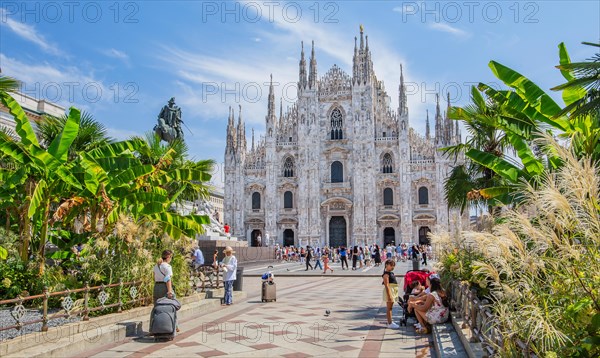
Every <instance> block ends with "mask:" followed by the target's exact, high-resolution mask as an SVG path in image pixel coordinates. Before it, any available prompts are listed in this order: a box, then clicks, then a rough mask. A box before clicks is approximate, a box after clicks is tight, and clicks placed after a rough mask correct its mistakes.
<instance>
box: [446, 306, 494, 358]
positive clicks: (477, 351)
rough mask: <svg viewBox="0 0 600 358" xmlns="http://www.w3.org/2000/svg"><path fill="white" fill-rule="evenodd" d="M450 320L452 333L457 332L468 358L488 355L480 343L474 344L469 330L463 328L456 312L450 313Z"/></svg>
mask: <svg viewBox="0 0 600 358" xmlns="http://www.w3.org/2000/svg"><path fill="white" fill-rule="evenodd" d="M450 319H451V321H452V325H453V327H454V331H455V332H457V334H458V337H459V339H460V341H461V342H462V345H463V347H464V349H465V352H466V355H467V356H468V357H469V358H484V357H487V356H488V354H486V353H485V351H484V349H483V347H482V345H481V343H477V342H474V339H473V334H472V332H471V330H470V329H469V328H462V327H463V322H464V320H463V318H462V317H460V315H459V314H458V313H457V312H450Z"/></svg>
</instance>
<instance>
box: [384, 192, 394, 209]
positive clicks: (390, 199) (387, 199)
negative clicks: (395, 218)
mask: <svg viewBox="0 0 600 358" xmlns="http://www.w3.org/2000/svg"><path fill="white" fill-rule="evenodd" d="M383 205H394V191H393V190H392V189H391V188H385V189H383Z"/></svg>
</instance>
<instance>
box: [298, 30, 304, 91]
mask: <svg viewBox="0 0 600 358" xmlns="http://www.w3.org/2000/svg"><path fill="white" fill-rule="evenodd" d="M301 44H302V52H301V53H300V73H299V76H300V79H299V80H298V88H299V89H300V90H303V89H305V88H306V60H305V59H304V41H302V42H301Z"/></svg>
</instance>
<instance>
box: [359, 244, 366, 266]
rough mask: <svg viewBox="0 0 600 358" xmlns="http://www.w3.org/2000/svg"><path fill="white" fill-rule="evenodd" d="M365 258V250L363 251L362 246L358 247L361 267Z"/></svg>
mask: <svg viewBox="0 0 600 358" xmlns="http://www.w3.org/2000/svg"><path fill="white" fill-rule="evenodd" d="M364 260H365V252H364V251H363V248H362V246H361V247H359V248H358V262H359V263H360V267H359V268H363V261H364Z"/></svg>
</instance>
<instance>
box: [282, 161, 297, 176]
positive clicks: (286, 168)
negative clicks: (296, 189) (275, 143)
mask: <svg viewBox="0 0 600 358" xmlns="http://www.w3.org/2000/svg"><path fill="white" fill-rule="evenodd" d="M283 176H284V177H286V178H293V177H294V160H293V159H292V158H291V157H287V158H286V159H285V163H283Z"/></svg>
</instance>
